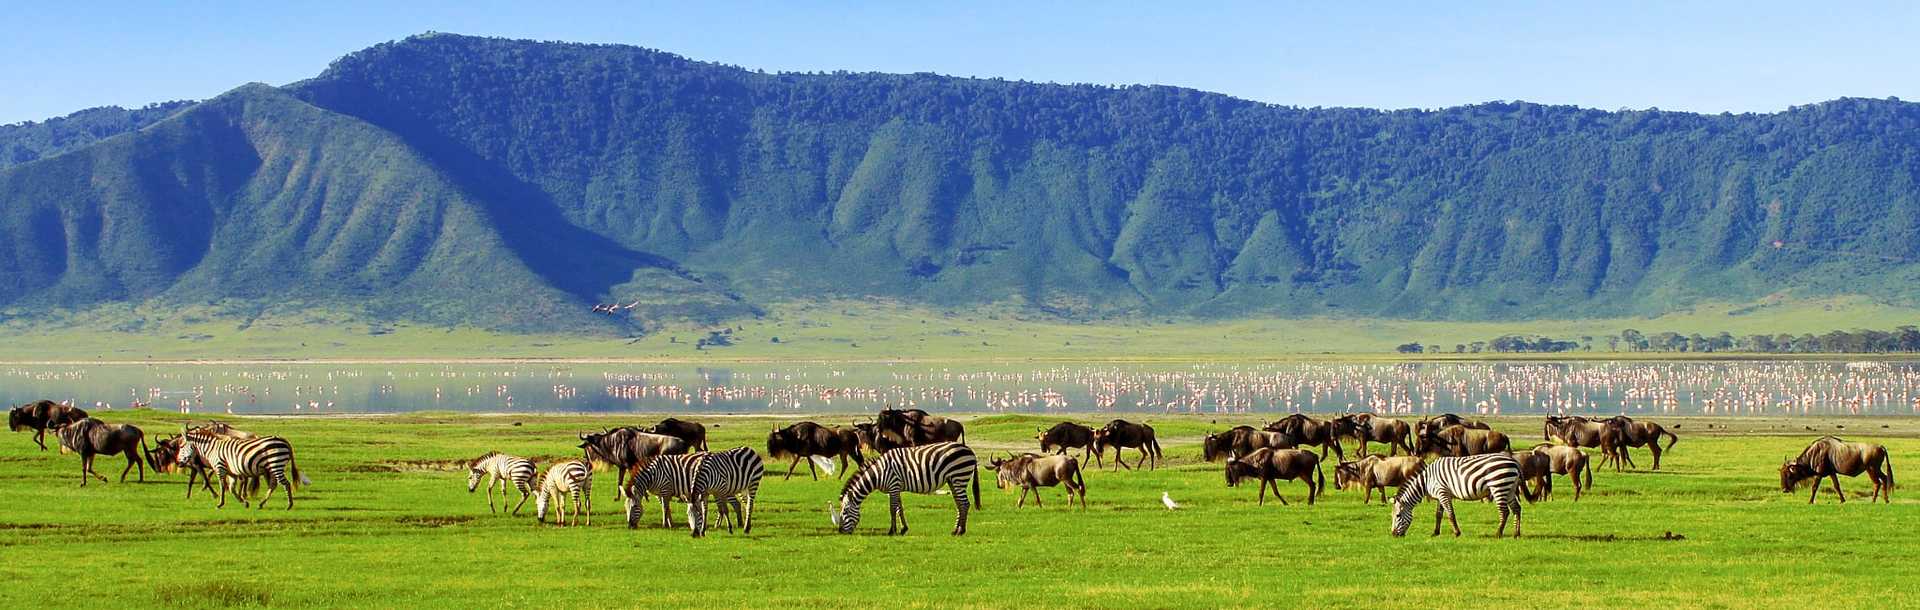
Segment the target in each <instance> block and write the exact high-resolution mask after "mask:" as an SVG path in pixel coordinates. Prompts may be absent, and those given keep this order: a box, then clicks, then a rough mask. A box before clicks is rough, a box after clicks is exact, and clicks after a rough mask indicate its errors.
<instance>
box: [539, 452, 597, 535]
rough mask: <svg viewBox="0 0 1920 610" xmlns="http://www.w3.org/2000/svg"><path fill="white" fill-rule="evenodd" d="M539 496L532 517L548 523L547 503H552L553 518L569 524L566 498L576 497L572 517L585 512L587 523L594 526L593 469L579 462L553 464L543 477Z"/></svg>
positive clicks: (577, 517)
mask: <svg viewBox="0 0 1920 610" xmlns="http://www.w3.org/2000/svg"><path fill="white" fill-rule="evenodd" d="M539 488H540V496H539V497H538V498H535V499H534V501H533V517H534V519H537V520H539V521H540V522H541V523H546V522H547V504H549V503H552V504H553V505H554V507H553V509H554V510H553V514H554V518H555V519H556V520H558V521H559V522H560V524H561V525H566V524H567V496H569V495H571V496H573V518H574V520H575V521H578V520H580V514H581V513H583V512H584V513H586V515H587V521H586V524H587V525H589V526H591V525H593V467H592V466H588V465H587V463H586V462H583V461H580V460H567V461H565V462H561V463H558V464H554V465H553V466H552V467H550V468H548V469H547V474H546V475H544V476H542V477H540V487H539Z"/></svg>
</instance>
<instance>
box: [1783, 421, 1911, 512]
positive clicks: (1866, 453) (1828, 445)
mask: <svg viewBox="0 0 1920 610" xmlns="http://www.w3.org/2000/svg"><path fill="white" fill-rule="evenodd" d="M1862 472H1864V473H1867V478H1868V479H1871V480H1872V481H1873V497H1871V498H1868V499H1867V502H1873V501H1874V500H1876V499H1881V498H1885V499H1886V501H1887V503H1888V504H1892V503H1893V458H1892V457H1890V456H1888V455H1887V448H1886V446H1885V445H1879V444H1875V443H1854V442H1847V441H1844V440H1840V439H1839V438H1838V437H1833V436H1823V437H1820V439H1818V440H1815V441H1813V444H1810V445H1807V448H1806V449H1803V450H1801V451H1800V456H1799V457H1796V458H1793V459H1791V460H1787V461H1786V462H1784V463H1781V464H1780V491H1781V492H1782V493H1793V490H1794V488H1795V487H1798V486H1799V485H1800V482H1801V481H1805V480H1807V479H1813V493H1812V494H1811V495H1808V496H1807V503H1808V504H1812V503H1813V500H1814V498H1817V497H1819V496H1820V479H1821V477H1826V478H1828V479H1831V480H1832V481H1833V493H1834V495H1837V496H1840V503H1842V504H1845V503H1846V502H1847V493H1846V492H1845V491H1841V490H1840V475H1843V474H1844V475H1847V476H1850V477H1857V476H1860V473H1862Z"/></svg>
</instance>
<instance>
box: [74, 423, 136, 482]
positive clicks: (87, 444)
mask: <svg viewBox="0 0 1920 610" xmlns="http://www.w3.org/2000/svg"><path fill="white" fill-rule="evenodd" d="M53 434H54V436H56V437H58V438H59V440H60V453H63V454H64V453H67V452H73V453H78V454H80V486H81V487H86V486H87V475H93V476H96V477H100V482H102V483H105V482H106V481H107V478H106V477H104V476H101V475H100V473H98V472H94V471H93V456H96V455H125V456H126V457H127V467H126V468H122V469H120V482H121V483H125V482H127V472H129V471H131V470H133V468H134V467H135V466H138V467H139V468H140V481H141V482H145V481H146V480H147V465H146V464H144V463H142V462H141V461H140V456H143V455H146V453H147V438H146V434H144V433H142V432H141V431H140V429H139V428H137V427H134V426H133V425H132V424H109V423H107V422H103V421H100V420H97V419H94V418H91V417H89V418H86V419H82V420H80V421H76V422H68V423H64V424H61V425H59V426H56V427H54V429H53Z"/></svg>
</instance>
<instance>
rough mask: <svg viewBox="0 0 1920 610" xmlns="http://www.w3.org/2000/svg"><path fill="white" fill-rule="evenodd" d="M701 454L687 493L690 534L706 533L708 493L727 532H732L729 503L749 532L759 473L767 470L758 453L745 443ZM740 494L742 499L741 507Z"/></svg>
mask: <svg viewBox="0 0 1920 610" xmlns="http://www.w3.org/2000/svg"><path fill="white" fill-rule="evenodd" d="M704 455H705V457H704V458H701V459H699V460H698V462H699V467H698V474H697V475H696V476H695V477H694V480H693V489H692V493H691V494H690V496H689V497H691V498H693V500H691V504H690V505H689V509H691V514H690V516H689V520H691V521H693V535H694V536H695V537H699V536H704V535H706V533H707V503H706V498H707V497H709V496H711V497H712V498H713V501H714V503H715V504H718V505H719V506H720V520H721V521H722V522H725V523H726V524H727V533H729V534H731V533H733V523H734V522H733V521H729V520H728V519H727V505H728V504H732V505H733V519H734V520H735V521H740V522H741V524H742V526H743V528H744V533H748V534H751V533H753V501H754V498H755V497H756V496H758V495H760V477H761V476H763V475H765V474H766V473H767V468H766V465H765V464H764V463H762V462H761V461H760V454H759V453H756V452H754V450H753V449H750V448H747V447H736V448H733V449H728V450H726V451H720V452H714V453H707V454H704ZM742 497H744V498H745V500H746V503H745V505H744V507H743V506H742V504H741V499H742Z"/></svg>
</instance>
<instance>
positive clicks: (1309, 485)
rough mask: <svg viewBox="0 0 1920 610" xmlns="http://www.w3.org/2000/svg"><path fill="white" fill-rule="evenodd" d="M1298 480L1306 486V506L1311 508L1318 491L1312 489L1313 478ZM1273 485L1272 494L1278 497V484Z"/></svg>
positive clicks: (1318, 493)
mask: <svg viewBox="0 0 1920 610" xmlns="http://www.w3.org/2000/svg"><path fill="white" fill-rule="evenodd" d="M1300 478H1301V480H1302V481H1303V482H1305V483H1306V484H1307V506H1313V501H1314V500H1315V499H1317V498H1318V497H1319V495H1320V490H1319V489H1316V488H1314V486H1313V477H1300ZM1275 485H1276V487H1274V488H1273V493H1274V495H1279V494H1280V488H1279V487H1277V485H1278V483H1276V484H1275Z"/></svg>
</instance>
